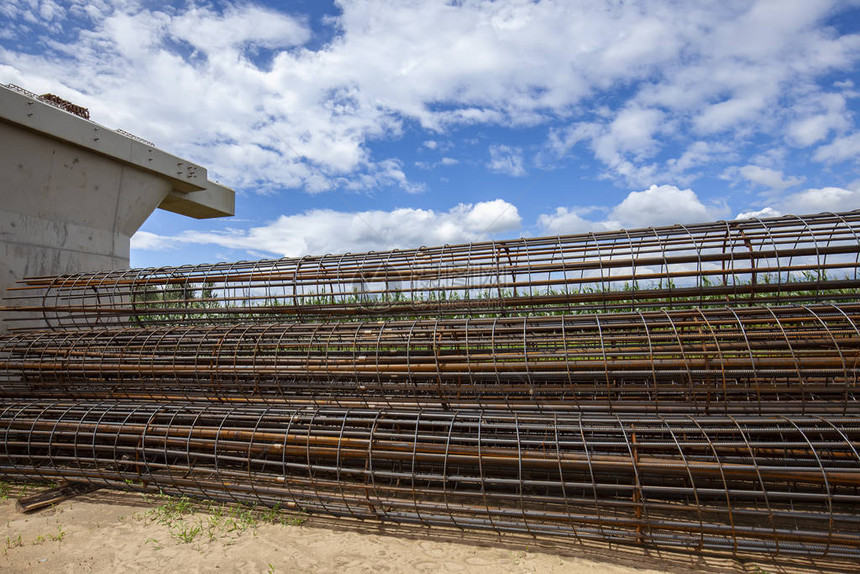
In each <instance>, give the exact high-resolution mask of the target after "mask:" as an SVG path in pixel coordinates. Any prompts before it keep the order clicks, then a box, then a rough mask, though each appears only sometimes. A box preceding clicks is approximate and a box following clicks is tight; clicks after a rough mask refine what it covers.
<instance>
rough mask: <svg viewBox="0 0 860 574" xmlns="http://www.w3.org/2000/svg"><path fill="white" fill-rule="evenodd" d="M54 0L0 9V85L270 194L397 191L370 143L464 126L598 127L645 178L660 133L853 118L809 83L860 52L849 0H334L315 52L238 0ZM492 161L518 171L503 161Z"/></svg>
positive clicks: (803, 132)
mask: <svg viewBox="0 0 860 574" xmlns="http://www.w3.org/2000/svg"><path fill="white" fill-rule="evenodd" d="M218 5H220V6H223V4H218ZM66 6H68V8H66V9H65V10H66V11H67V12H68V13H70V14H74V15H76V17H77V19H69V18H64V16H66V14H64V8H63V6H62V5H60V4H58V3H54V2H52V1H50V0H42V1H41V2H36V0H32V1H31V0H5V1H4V2H3V3H2V4H0V10H2V13H3V14H4V15H5V17H6V18H7V19H8V22H7V24H8V25H7V26H5V30H4V31H3V32H2V33H3V34H5V35H6V36H10V35H11V36H10V37H15V38H17V39H18V40H19V42H18V44H19V45H20V46H21V48H19V49H15V50H13V49H2V48H0V65H2V68H0V81H15V82H16V83H22V84H24V85H25V86H26V87H28V88H30V89H33V90H35V91H53V92H60V93H61V94H63V95H64V96H65V97H67V98H69V99H72V100H73V101H76V102H79V103H81V104H82V105H84V106H87V107H89V108H90V110H91V112H92V113H93V117H94V118H95V119H97V120H98V121H100V122H102V123H105V124H107V125H110V126H114V127H121V128H123V129H126V130H128V131H131V132H133V133H137V134H139V135H141V136H143V137H145V138H147V139H149V140H152V141H155V142H156V143H161V144H162V145H163V146H165V147H167V148H169V149H170V151H173V152H175V153H177V154H180V155H186V156H188V157H189V158H190V159H194V160H197V161H200V162H201V163H203V164H204V165H207V166H208V167H210V169H211V170H212V172H213V174H214V175H215V176H216V177H218V178H219V179H220V180H222V181H224V182H225V183H229V184H231V185H234V186H236V187H240V188H248V189H262V190H264V191H267V190H271V189H275V188H279V187H301V188H304V189H308V190H311V191H319V190H322V189H330V188H333V187H339V186H342V185H344V181H345V178H346V179H352V178H353V177H355V179H357V180H361V183H360V184H358V185H359V187H363V188H368V187H371V188H372V187H375V186H379V185H389V186H391V185H393V186H401V187H403V188H404V189H406V190H407V191H408V190H410V188H411V189H414V188H415V187H416V184H414V183H412V182H409V180H408V174H406V172H404V171H403V170H402V169H401V173H402V174H403V177H399V176H397V177H390V175H391V170H390V169H387V168H386V167H385V166H382V167H380V166H379V165H378V164H381V163H382V162H386V161H389V160H394V159H397V158H390V157H374V155H373V154H372V153H371V151H370V149H371V145H370V142H373V141H375V140H379V139H394V138H398V137H400V135H401V134H402V133H403V131H404V130H405V129H415V128H414V126H416V125H417V126H420V127H421V128H423V129H425V130H427V131H430V132H433V133H439V132H445V131H446V130H450V129H451V128H452V127H457V126H468V125H476V124H493V125H502V126H505V127H510V126H531V125H546V126H554V125H558V124H561V125H564V124H569V125H580V124H594V125H595V126H596V127H595V133H594V134H593V135H592V137H591V138H590V141H591V144H592V146H593V148H592V149H593V152H594V154H595V156H596V157H597V158H598V160H599V161H600V162H601V163H603V164H604V165H605V166H606V170H607V175H608V176H609V177H613V178H619V179H621V180H622V181H627V182H632V181H636V182H638V183H641V184H642V185H644V184H645V183H643V182H645V181H646V180H648V178H651V177H654V176H655V174H657V175H659V174H661V173H663V172H665V171H666V167H667V166H666V165H664V164H661V163H660V162H656V161H655V160H654V158H655V157H656V155H657V154H658V153H659V152H660V151H661V150H663V149H664V148H665V146H666V145H667V136H670V137H671V138H675V137H678V138H680V139H681V140H683V139H684V137H685V136H686V135H688V133H689V132H691V131H693V132H694V131H695V130H699V131H700V132H702V133H706V134H711V133H718V132H721V133H722V132H728V136H729V137H732V138H739V139H743V138H745V137H747V136H748V135H749V134H750V133H751V132H757V133H766V134H769V135H770V136H771V137H772V138H774V141H775V143H777V144H780V143H782V140H783V138H785V139H787V140H788V141H790V142H792V143H793V144H796V145H811V144H812V143H818V142H821V141H824V139H826V137H829V134H831V133H834V132H837V133H838V132H839V131H840V130H845V129H847V128H846V126H845V122H846V121H848V116H847V115H846V113H845V112H844V110H842V108H840V105H839V102H838V96H833V98H832V101H830V100H826V101H825V99H822V98H823V97H824V96H826V95H827V94H826V93H825V91H824V90H823V89H822V88H821V87H819V86H818V85H817V84H816V81H818V79H819V78H822V77H825V76H826V74H829V73H832V72H834V71H840V72H841V71H845V72H852V70H853V69H854V66H855V65H856V62H857V60H858V54H860V37H858V36H857V35H852V34H843V35H837V34H836V33H835V32H834V30H833V29H832V28H830V27H827V26H825V25H824V24H825V23H826V22H827V21H828V19H830V18H833V17H834V16H839V15H840V14H841V11H844V10H845V7H844V6H842V5H840V4H839V3H836V2H835V1H833V0H829V1H824V0H822V1H818V2H809V1H808V0H779V1H766V0H758V1H756V2H730V3H706V4H702V3H698V4H693V5H689V6H688V5H684V6H678V4H677V3H675V2H671V1H655V2H650V3H647V5H644V4H639V3H635V2H634V3H617V2H609V1H606V2H584V1H579V2H570V1H565V0H546V1H544V2H526V1H523V0H513V1H511V2H484V1H479V0H464V1H462V2H447V1H443V0H436V1H420V2H419V1H417V0H413V1H411V2H395V3H391V2H386V1H384V0H342V1H341V2H339V3H338V7H339V9H340V13H339V14H338V15H336V16H334V17H332V18H331V19H330V20H329V21H328V22H329V23H330V25H331V31H334V33H335V35H334V37H333V38H331V39H330V40H328V41H326V42H325V43H323V44H321V45H320V46H319V47H314V48H311V47H310V46H313V45H314V44H311V43H310V42H309V40H312V39H313V38H311V34H312V33H313V31H312V30H311V28H310V27H309V23H308V22H307V21H305V20H303V19H300V18H296V17H294V16H291V15H289V14H286V13H283V12H280V11H278V10H274V9H271V8H264V7H260V6H255V5H253V4H248V3H238V4H237V5H235V6H231V5H228V6H227V7H226V8H225V9H222V10H218V9H216V8H214V7H210V6H209V5H208V4H195V3H192V4H190V5H185V6H184V7H179V8H173V7H170V8H162V7H161V6H162V4H161V3H152V2H143V1H142V0H125V1H123V2H118V3H107V2H101V1H95V2H84V1H83V0H73V1H71V2H69V3H67V4H66ZM39 13H41V17H42V20H41V21H39V20H38V19H37V18H35V17H34V16H33V14H39ZM57 30H59V31H60V32H62V33H54V32H55V31H57ZM10 44H11V42H10ZM29 46H39V47H40V48H39V49H42V48H41V47H42V46H46V47H47V53H46V54H44V55H39V54H33V53H30V52H28V50H32V49H35V48H29ZM817 100H821V102H823V103H821V104H820V105H818V107H816V106H815V105H813V104H809V102H815V101H817ZM828 102H829V103H828ZM801 104H803V105H807V104H808V105H807V107H803V105H801ZM604 107H605V108H606V113H604V114H603V115H599V114H598V113H597V112H596V111H595V110H598V109H599V108H604ZM792 110H795V111H792ZM598 116H599V117H598ZM786 126H788V127H787V128H786ZM431 141H436V138H435V136H434V139H428V140H427V142H428V143H429V142H431ZM836 143H837V142H834V144H831V145H836ZM843 143H844V144H845V145H848V144H850V143H851V142H850V141H849V142H843ZM430 145H432V144H429V145H428V146H427V147H428V149H429V148H430V147H429V146H430ZM843 147H844V146H843ZM849 147H850V146H849ZM840 153H842V152H840V151H839V150H836V149H835V148H833V149H831V148H826V147H825V148H821V149H819V151H818V154H817V157H820V158H821V161H833V160H831V159H829V158H831V157H837V156H839V154H840ZM699 157H700V158H701V159H702V161H707V157H706V156H699ZM661 161H665V160H661ZM678 161H681V160H680V159H679V160H678ZM836 161H839V160H836ZM490 165H491V166H492V165H493V162H491V163H490ZM502 169H506V170H507V173H512V174H516V175H519V174H521V172H522V171H523V169H522V167H521V166H520V167H518V166H517V164H516V160H513V163H510V164H508V165H507V166H506V167H503V168H502ZM651 181H654V180H653V179H651ZM350 186H351V188H354V187H355V186H356V184H350Z"/></svg>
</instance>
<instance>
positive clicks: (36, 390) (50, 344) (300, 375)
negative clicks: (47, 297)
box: [0, 303, 860, 413]
mask: <svg viewBox="0 0 860 574" xmlns="http://www.w3.org/2000/svg"><path fill="white" fill-rule="evenodd" d="M858 326H860V303H854V304H844V305H817V306H808V307H746V308H737V309H732V308H728V309H727V308H723V309H687V310H673V311H668V310H667V311H651V312H639V313H614V314H583V315H559V316H543V317H517V318H495V319H480V318H466V319H443V320H413V321H387V322H354V323H293V324H268V325H263V324H242V325H233V326H209V327H202V326H185V327H173V328H165V327H161V328H155V327H153V328H139V329H103V330H94V331H68V332H51V331H43V332H25V333H17V334H12V335H7V336H5V337H0V386H2V391H0V394H4V395H5V396H7V397H8V396H12V397H14V396H16V395H17V396H21V395H29V396H43V397H51V396H53V397H58V398H61V397H71V396H78V397H90V398H93V397H113V398H147V399H151V400H155V399H161V400H166V399H171V400H172V399H178V400H190V399H209V400H260V401H274V402H281V403H283V402H284V401H287V402H291V403H292V404H295V405H299V404H316V405H329V404H336V405H343V406H386V405H387V406H389V407H390V406H406V405H412V406H414V405H425V406H427V405H431V406H436V407H442V408H454V409H457V408H485V409H489V408H505V407H507V408H535V407H542V408H543V407H545V408H553V409H560V410H564V409H575V410H582V409H585V410H589V409H606V408H613V409H615V410H621V411H623V410H633V411H638V412H644V411H651V412H671V411H673V410H678V409H681V410H684V411H687V412H720V411H724V412H810V410H812V411H814V412H825V411H829V412H842V413H849V412H860V401H858V399H860V390H858V374H860V327H858Z"/></svg>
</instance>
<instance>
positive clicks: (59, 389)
mask: <svg viewBox="0 0 860 574" xmlns="http://www.w3.org/2000/svg"><path fill="white" fill-rule="evenodd" d="M858 270H860V212H850V213H841V214H820V215H813V216H807V217H795V216H786V217H780V218H772V219H754V220H743V221H732V222H717V223H710V224H698V225H687V226H682V225H676V226H671V227H662V228H649V229H640V230H629V231H619V232H606V233H590V234H583V235H571V236H562V237H553V238H539V239H521V240H514V241H497V242H486V243H474V244H468V245H455V246H450V245H446V246H444V247H436V248H421V249H416V250H410V251H396V250H395V251H387V252H371V253H362V254H347V255H342V256H323V257H304V258H301V259H279V260H270V261H259V262H253V263H245V262H239V263H233V264H216V265H199V266H194V267H191V266H187V267H177V268H161V269H138V270H129V271H116V272H105V273H94V274H81V275H70V276H62V277H36V278H30V279H27V280H25V281H23V282H22V283H20V284H19V285H18V286H17V287H14V288H13V289H12V290H10V292H9V294H8V296H7V302H8V305H7V307H6V308H5V310H6V312H7V313H6V322H7V324H9V325H12V326H13V327H15V328H14V329H13V332H12V333H11V334H8V335H6V336H4V337H2V338H0V394H2V396H3V403H2V404H3V407H2V411H0V443H2V445H3V450H2V451H0V473H2V474H4V475H7V476H14V477H21V478H42V479H51V480H55V479H67V480H75V481H88V482H94V483H99V484H106V485H109V486H112V487H117V488H134V489H149V490H163V491H165V492H172V493H177V494H187V495H190V496H195V497H202V498H212V499H221V500H229V501H240V502H252V503H260V504H266V505H270V506H271V505H276V504H280V505H283V506H287V505H288V506H291V507H297V508H301V509H303V510H305V511H308V512H319V513H324V514H327V515H334V516H345V517H352V518H358V519H362V520H368V519H371V520H380V521H385V522H388V523H404V524H407V523H411V524H417V525H425V526H447V527H454V528H458V529H468V530H485V531H492V532H496V533H505V532H509V533H519V534H525V535H529V536H535V537H551V538H554V539H565V540H570V541H573V542H581V543H585V542H589V541H600V542H605V543H619V544H636V545H644V546H649V547H656V548H667V549H685V550H688V549H693V550H698V551H715V552H722V553H729V554H734V555H746V554H759V555H760V554H767V555H800V556H805V557H822V558H828V559H849V560H852V559H853V560H856V559H857V558H858V557H860V536H857V531H858V529H860V513H858V509H860V506H858V503H860V452H858V451H860V446H858V443H859V442H860V407H858V404H860V403H858V400H857V399H858V396H860V391H858V388H857V387H858V372H860V299H858V297H857V292H858V288H860V274H858V273H860V272H859V271H858Z"/></svg>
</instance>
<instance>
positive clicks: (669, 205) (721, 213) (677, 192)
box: [537, 185, 728, 235]
mask: <svg viewBox="0 0 860 574" xmlns="http://www.w3.org/2000/svg"><path fill="white" fill-rule="evenodd" d="M581 213H582V210H580V209H577V208H572V209H571V208H566V207H558V208H556V210H555V211H554V212H553V213H544V214H541V215H540V216H539V217H538V222H537V223H538V227H539V228H540V231H539V233H540V234H541V235H559V234H565V233H581V232H585V231H593V230H613V229H621V228H625V227H626V228H632V227H649V226H659V225H673V224H675V223H700V222H705V221H713V220H715V219H719V218H722V217H725V216H726V215H727V214H728V209H727V207H726V206H724V205H719V206H706V205H705V204H703V203H702V202H701V201H700V200H699V197H698V196H697V195H696V193H695V192H694V191H693V190H692V189H678V188H677V187H675V186H674V185H661V186H657V185H652V186H651V187H649V188H648V189H646V190H644V191H632V192H630V193H629V194H627V197H625V198H624V200H623V201H622V202H621V203H619V204H618V205H616V206H615V207H613V208H612V209H611V210H610V211H609V216H608V217H607V218H605V219H602V220H589V219H585V218H584V217H582V215H581Z"/></svg>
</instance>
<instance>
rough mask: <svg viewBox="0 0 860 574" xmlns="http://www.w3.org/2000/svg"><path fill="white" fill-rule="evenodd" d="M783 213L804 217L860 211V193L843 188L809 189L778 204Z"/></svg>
mask: <svg viewBox="0 0 860 574" xmlns="http://www.w3.org/2000/svg"><path fill="white" fill-rule="evenodd" d="M777 207H778V209H779V210H780V211H782V212H783V213H791V214H794V215H802V214H804V213H820V212H822V211H850V210H852V209H860V191H858V190H851V189H843V188H841V187H823V188H820V189H807V190H804V191H801V192H798V193H794V194H791V195H789V196H786V197H785V198H784V199H783V200H782V201H780V202H779V203H778V204H777Z"/></svg>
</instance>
